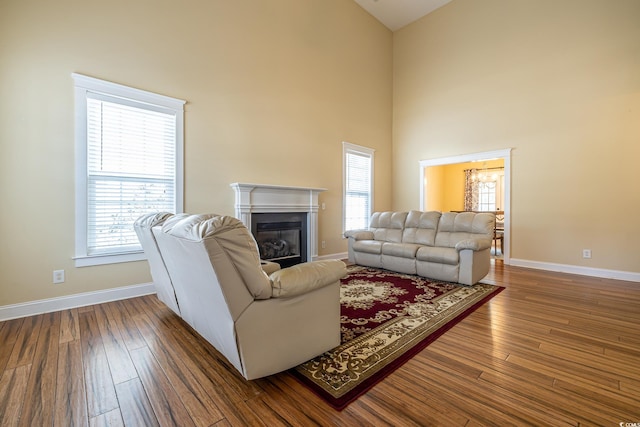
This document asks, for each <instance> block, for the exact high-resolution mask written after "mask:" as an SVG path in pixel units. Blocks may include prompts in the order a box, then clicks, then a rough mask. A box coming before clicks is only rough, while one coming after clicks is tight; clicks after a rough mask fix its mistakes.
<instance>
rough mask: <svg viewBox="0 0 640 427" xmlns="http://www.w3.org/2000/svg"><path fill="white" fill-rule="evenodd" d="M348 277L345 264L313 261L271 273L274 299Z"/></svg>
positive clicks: (334, 261) (304, 291) (320, 286)
mask: <svg viewBox="0 0 640 427" xmlns="http://www.w3.org/2000/svg"><path fill="white" fill-rule="evenodd" d="M346 275H347V268H346V266H345V264H344V262H342V261H340V260H337V259H334V260H324V261H313V262H307V263H303V264H298V265H294V266H293V267H289V268H283V269H282V270H278V271H276V272H274V273H271V275H270V276H269V278H270V279H271V288H272V297H273V298H287V297H293V296H296V295H302V294H305V293H307V292H310V291H312V290H314V289H318V288H322V287H324V286H327V285H330V284H332V283H335V282H336V281H338V280H340V279H342V278H343V277H344V276H346Z"/></svg>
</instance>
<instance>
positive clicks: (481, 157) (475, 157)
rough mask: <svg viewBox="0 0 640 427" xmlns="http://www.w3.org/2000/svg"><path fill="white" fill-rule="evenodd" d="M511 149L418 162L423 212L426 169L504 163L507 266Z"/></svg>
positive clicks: (508, 255) (506, 258)
mask: <svg viewBox="0 0 640 427" xmlns="http://www.w3.org/2000/svg"><path fill="white" fill-rule="evenodd" d="M511 150H512V149H511V148H505V149H502V150H494V151H483V152H479V153H472V154H463V155H460V156H450V157H440V158H435V159H426V160H420V162H419V163H420V209H422V210H425V205H424V204H425V202H426V197H425V194H426V191H427V188H428V186H427V182H426V178H425V173H426V168H428V167H431V166H444V165H452V164H456V163H466V162H479V161H486V160H494V159H502V160H503V161H504V240H503V243H502V246H503V248H502V251H503V255H504V258H503V261H504V263H505V264H506V265H509V262H510V259H511Z"/></svg>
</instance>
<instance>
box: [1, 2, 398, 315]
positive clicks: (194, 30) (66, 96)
mask: <svg viewBox="0 0 640 427" xmlns="http://www.w3.org/2000/svg"><path fill="white" fill-rule="evenodd" d="M0 40H1V42H0V94H1V95H0V176H1V177H2V179H1V181H0V194H1V196H2V197H1V200H2V202H3V206H2V209H0V235H1V236H2V237H1V239H0V271H2V274H1V275H0V306H2V305H8V304H14V303H20V302H25V301H31V300H37V299H43V298H51V297H57V296H62V295H68V294H74V293H79V292H90V291H95V290H100V289H107V288H113V287H119V286H125V285H132V284H139V283H146V282H149V281H150V280H151V278H150V276H149V273H148V267H147V265H146V262H137V263H127V264H120V265H111V266H100V267H86V268H75V267H74V265H73V261H72V260H71V256H72V255H73V253H74V246H73V245H74V135H73V81H72V78H71V73H72V72H78V73H82V74H85V75H88V76H92V77H97V78H101V79H105V80H109V81H113V82H116V83H120V84H125V85H130V86H133V87H136V88H140V89H144V90H148V91H153V92H158V93H161V94H165V95H169V96H173V97H177V98H181V99H185V100H187V105H186V114H185V210H186V211H189V212H217V213H221V214H230V215H233V213H234V207H233V205H234V193H233V190H232V189H231V188H230V187H229V184H230V183H232V182H236V181H243V182H256V183H267V184H279V185H299V186H311V187H324V188H327V189H328V191H327V192H325V193H322V195H321V196H320V201H321V202H325V203H326V210H324V211H321V212H320V217H319V223H320V230H319V238H320V240H325V241H326V248H325V249H320V255H323V254H332V253H339V252H344V251H345V250H346V244H345V242H344V241H343V239H342V238H341V237H340V233H341V226H342V225H341V210H342V205H341V204H342V202H341V195H342V171H341V168H342V157H341V156H342V141H349V142H351V143H354V144H360V145H364V146H368V147H371V148H374V149H375V150H376V154H375V155H376V164H375V171H376V176H375V182H376V186H375V190H376V192H375V201H376V209H379V210H383V209H390V207H391V198H390V190H391V189H390V185H391V177H390V171H391V104H392V92H391V90H392V34H391V32H390V31H389V30H387V29H386V28H385V27H383V26H382V25H381V24H380V23H379V22H377V21H376V20H374V19H373V18H372V17H371V16H370V15H369V14H367V13H366V12H364V10H362V9H361V8H360V7H359V6H358V5H357V4H356V3H355V2H353V1H351V0H323V1H315V0H277V1H246V0H234V1H219V0H188V1H184V2H179V1H155V0H154V1H151V0H136V1H125V0H115V1H110V2H87V1H81V0H64V1H56V2H51V1H45V0H39V1H38V0H3V1H2V3H0ZM54 269H64V270H65V271H66V282H65V283H64V284H61V285H53V284H52V283H51V282H52V270H54Z"/></svg>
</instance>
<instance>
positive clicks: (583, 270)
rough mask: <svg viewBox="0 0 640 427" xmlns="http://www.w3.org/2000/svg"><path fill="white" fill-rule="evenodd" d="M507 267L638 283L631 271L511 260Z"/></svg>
mask: <svg viewBox="0 0 640 427" xmlns="http://www.w3.org/2000/svg"><path fill="white" fill-rule="evenodd" d="M509 265H513V266H516V267H527V268H535V269H537V270H548V271H558V272H561V273H570V274H580V275H582V276H592V277H601V278H604V279H615V280H626V281H629V282H640V273H635V272H633V271H620V270H607V269H605V268H592V267H582V266H578V265H568V264H555V263H552V262H540V261H529V260H526V259H516V258H511V260H510V261H509Z"/></svg>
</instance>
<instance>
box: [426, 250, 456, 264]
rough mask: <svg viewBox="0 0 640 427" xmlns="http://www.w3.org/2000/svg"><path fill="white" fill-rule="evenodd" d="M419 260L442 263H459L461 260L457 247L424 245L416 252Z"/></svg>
mask: <svg viewBox="0 0 640 427" xmlns="http://www.w3.org/2000/svg"><path fill="white" fill-rule="evenodd" d="M416 259H417V260H418V261H427V262H437V263H440V264H449V265H457V264H458V263H459V261H460V258H459V256H458V251H457V250H456V249H455V248H442V247H437V246H436V247H432V246H422V247H420V249H418V252H417V253H416Z"/></svg>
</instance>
